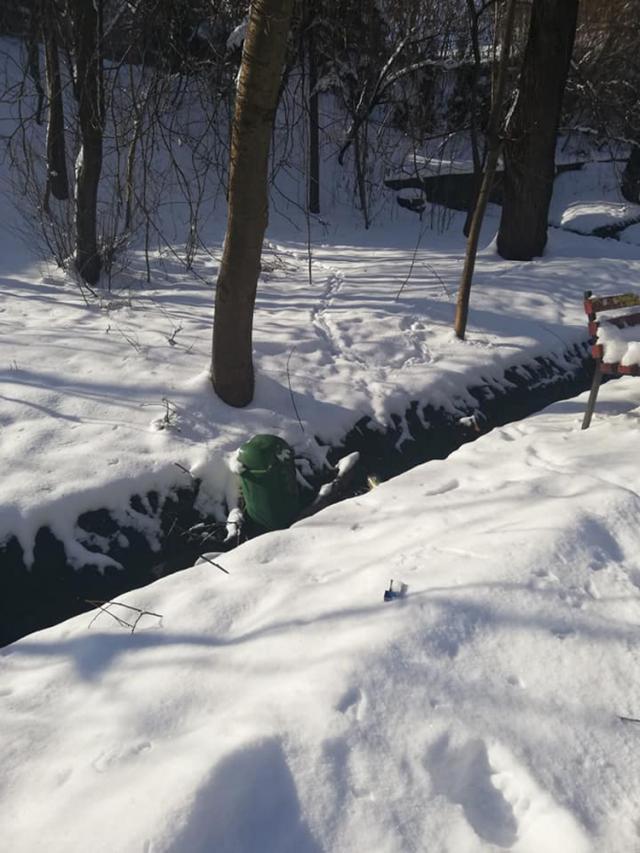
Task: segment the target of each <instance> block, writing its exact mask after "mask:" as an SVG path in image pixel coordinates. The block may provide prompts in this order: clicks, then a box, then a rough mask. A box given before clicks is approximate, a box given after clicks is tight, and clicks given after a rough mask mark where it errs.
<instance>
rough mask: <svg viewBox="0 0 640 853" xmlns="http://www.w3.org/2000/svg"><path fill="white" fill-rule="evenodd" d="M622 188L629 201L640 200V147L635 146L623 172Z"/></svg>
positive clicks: (636, 201) (635, 202) (635, 201)
mask: <svg viewBox="0 0 640 853" xmlns="http://www.w3.org/2000/svg"><path fill="white" fill-rule="evenodd" d="M620 190H621V192H622V195H623V197H624V198H626V200H627V201H630V202H633V204H638V202H640V148H633V149H632V151H631V154H630V155H629V159H628V160H627V164H626V166H625V167H624V172H623V173H622V182H621V184H620Z"/></svg>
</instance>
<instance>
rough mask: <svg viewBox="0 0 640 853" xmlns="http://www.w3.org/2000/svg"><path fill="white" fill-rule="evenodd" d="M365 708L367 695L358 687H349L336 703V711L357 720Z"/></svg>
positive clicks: (361, 716) (363, 713) (364, 711)
mask: <svg viewBox="0 0 640 853" xmlns="http://www.w3.org/2000/svg"><path fill="white" fill-rule="evenodd" d="M366 709H367V697H366V694H365V693H363V692H362V690H360V688H359V687H350V688H349V690H347V692H346V693H345V694H344V696H343V697H342V699H340V701H339V702H338V704H337V705H336V710H337V711H340V713H341V714H344V715H345V716H347V717H350V718H351V719H352V720H356V721H358V722H359V721H360V720H362V718H363V717H364V715H365V713H366Z"/></svg>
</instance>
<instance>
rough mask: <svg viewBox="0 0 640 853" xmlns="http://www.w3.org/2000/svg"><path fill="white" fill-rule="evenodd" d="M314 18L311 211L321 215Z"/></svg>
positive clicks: (311, 45) (310, 35) (310, 54)
mask: <svg viewBox="0 0 640 853" xmlns="http://www.w3.org/2000/svg"><path fill="white" fill-rule="evenodd" d="M314 20H315V19H314V18H313V17H311V19H310V21H309V24H308V27H307V57H308V64H309V211H310V212H311V213H320V124H319V117H318V93H317V92H316V90H315V89H316V86H317V84H318V67H317V64H316V50H315V43H314V37H313V26H314Z"/></svg>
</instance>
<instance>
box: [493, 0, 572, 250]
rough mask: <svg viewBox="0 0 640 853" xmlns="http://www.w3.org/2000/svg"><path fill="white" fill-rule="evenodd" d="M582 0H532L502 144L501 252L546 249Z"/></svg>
mask: <svg viewBox="0 0 640 853" xmlns="http://www.w3.org/2000/svg"><path fill="white" fill-rule="evenodd" d="M577 13H578V0H534V2H533V7H532V11H531V24H530V27H529V36H528V39H527V45H526V48H525V54H524V59H523V66H522V72H521V75H520V84H519V93H518V97H517V101H516V104H515V107H514V110H513V113H512V116H511V120H510V122H509V125H508V128H507V134H506V140H505V145H504V162H505V175H504V201H503V205H502V216H501V219H500V229H499V232H498V252H499V254H500V255H501V256H502V257H503V258H508V259H511V260H521V261H529V260H531V258H533V257H536V256H537V255H542V253H543V252H544V247H545V245H546V242H547V219H548V213H549V203H550V201H551V194H552V192H553V179H554V177H555V147H556V137H557V134H558V123H559V120H560V110H561V107H562V97H563V94H564V89H565V84H566V80H567V73H568V71H569V63H570V61H571V53H572V50H573V41H574V37H575V31H576V17H577Z"/></svg>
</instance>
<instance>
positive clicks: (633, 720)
mask: <svg viewBox="0 0 640 853" xmlns="http://www.w3.org/2000/svg"><path fill="white" fill-rule="evenodd" d="M618 719H619V720H620V722H621V723H640V720H639V719H637V718H636V717H618Z"/></svg>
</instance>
